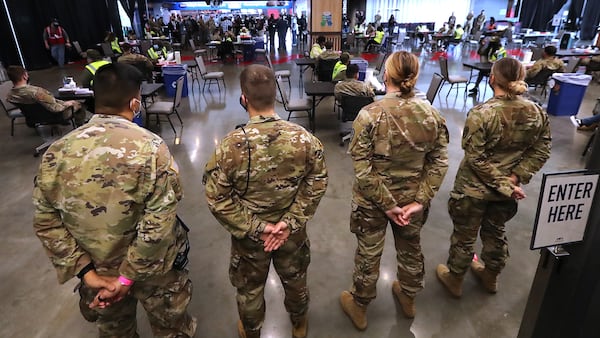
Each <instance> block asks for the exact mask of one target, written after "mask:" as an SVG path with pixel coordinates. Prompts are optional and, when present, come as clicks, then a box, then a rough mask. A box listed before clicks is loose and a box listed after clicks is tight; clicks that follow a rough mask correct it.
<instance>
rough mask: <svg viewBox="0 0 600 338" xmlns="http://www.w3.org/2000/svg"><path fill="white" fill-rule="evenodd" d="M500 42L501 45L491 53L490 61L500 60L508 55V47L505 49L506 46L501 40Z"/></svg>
mask: <svg viewBox="0 0 600 338" xmlns="http://www.w3.org/2000/svg"><path fill="white" fill-rule="evenodd" d="M499 44H500V47H498V49H496V51H495V52H493V53H492V55H490V62H494V61H497V60H500V59H502V58H505V57H506V56H507V54H508V53H506V49H504V46H502V43H501V42H499Z"/></svg>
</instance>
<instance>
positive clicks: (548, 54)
mask: <svg viewBox="0 0 600 338" xmlns="http://www.w3.org/2000/svg"><path fill="white" fill-rule="evenodd" d="M542 69H549V70H552V71H554V72H557V73H563V72H564V71H565V63H564V62H563V61H562V60H561V59H559V58H557V57H556V47H554V46H546V47H545V48H544V52H543V53H542V58H541V59H539V60H537V61H536V62H535V63H534V64H533V66H531V68H529V69H528V70H527V75H526V76H525V81H529V80H531V79H533V78H534V77H535V76H536V75H537V74H538V73H539V72H540V71H541V70H542Z"/></svg>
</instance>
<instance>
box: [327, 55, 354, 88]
mask: <svg viewBox="0 0 600 338" xmlns="http://www.w3.org/2000/svg"><path fill="white" fill-rule="evenodd" d="M349 64H350V54H348V53H342V55H341V56H340V60H339V61H338V62H336V64H335V66H333V74H332V75H331V78H332V79H333V81H342V80H344V79H346V69H347V68H348V65H349Z"/></svg>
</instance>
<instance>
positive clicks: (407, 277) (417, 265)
mask: <svg viewBox="0 0 600 338" xmlns="http://www.w3.org/2000/svg"><path fill="white" fill-rule="evenodd" d="M427 214H428V211H427V210H425V211H424V212H423V213H422V214H421V215H415V216H414V217H413V218H412V220H411V222H410V223H409V224H408V225H406V226H403V227H401V226H399V225H397V224H395V223H393V222H391V221H390V220H389V219H388V218H387V216H386V215H385V213H384V212H383V211H381V210H379V209H367V208H363V207H360V206H357V205H356V204H354V203H353V204H352V214H351V216H350V231H352V233H354V234H355V235H356V239H357V241H358V247H357V248H356V253H355V256H354V273H353V276H352V279H353V284H352V288H351V289H350V292H351V293H352V295H353V296H354V299H355V300H356V301H357V302H358V303H361V304H363V305H367V304H369V303H370V302H371V301H372V300H373V299H375V297H376V296H377V289H376V284H377V280H378V279H379V263H380V261H381V255H382V253H383V246H384V240H385V233H386V230H387V226H388V223H390V224H391V228H392V232H393V234H394V245H395V246H396V260H397V263H398V272H397V278H398V280H399V281H400V284H401V286H402V291H403V292H404V293H406V294H407V295H409V296H411V297H414V296H415V295H416V293H417V292H419V291H421V290H422V289H423V277H424V276H425V266H424V257H423V253H422V252H421V228H422V227H423V224H424V223H425V221H426V220H427Z"/></svg>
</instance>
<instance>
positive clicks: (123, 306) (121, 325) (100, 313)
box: [79, 270, 196, 338]
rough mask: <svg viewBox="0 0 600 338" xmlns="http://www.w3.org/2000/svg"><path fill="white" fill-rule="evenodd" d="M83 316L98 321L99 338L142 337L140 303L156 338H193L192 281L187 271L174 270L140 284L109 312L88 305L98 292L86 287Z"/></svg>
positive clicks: (194, 327) (83, 289)
mask: <svg viewBox="0 0 600 338" xmlns="http://www.w3.org/2000/svg"><path fill="white" fill-rule="evenodd" d="M79 294H80V295H81V301H80V302H79V307H80V310H81V314H82V315H83V317H84V318H85V319H86V320H88V321H92V322H93V321H95V322H96V326H97V327H98V331H99V337H127V338H129V337H136V338H137V337H139V335H138V333H137V324H136V308H137V302H138V300H139V301H140V302H141V303H142V305H143V306H144V309H145V310H146V313H147V315H148V319H149V321H150V326H151V327H152V333H153V335H154V336H155V337H172V338H175V337H178V338H179V337H182V338H183V337H193V336H194V333H195V332H196V319H195V318H194V317H192V316H190V315H189V314H188V313H187V306H188V304H189V302H190V300H191V297H192V281H190V279H189V278H188V273H187V271H179V270H171V271H170V272H168V273H167V274H166V275H164V276H160V277H157V278H153V279H151V280H146V281H143V282H136V283H135V284H134V285H133V287H132V288H131V291H130V294H129V295H128V296H127V297H125V298H124V299H123V300H121V301H120V302H117V303H115V304H113V305H111V306H109V307H107V308H105V309H98V308H96V309H90V308H89V307H88V305H89V304H90V303H91V301H92V300H93V299H94V297H95V296H96V294H97V290H94V289H90V288H88V287H86V286H85V285H83V284H82V286H81V287H80V289H79Z"/></svg>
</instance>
